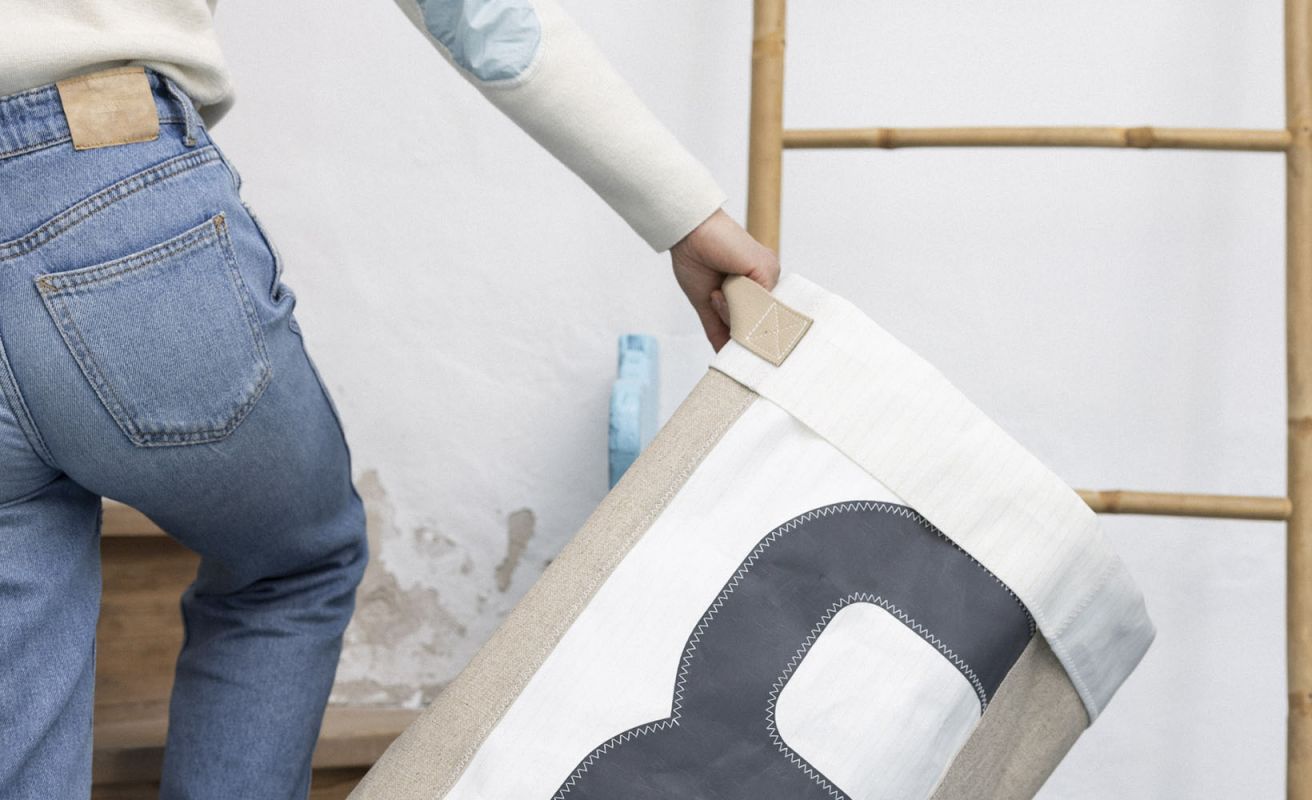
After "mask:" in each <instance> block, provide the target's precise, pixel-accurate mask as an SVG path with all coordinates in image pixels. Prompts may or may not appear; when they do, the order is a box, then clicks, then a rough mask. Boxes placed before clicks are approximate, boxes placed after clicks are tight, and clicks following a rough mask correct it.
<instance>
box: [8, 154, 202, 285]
mask: <svg viewBox="0 0 1312 800" xmlns="http://www.w3.org/2000/svg"><path fill="white" fill-rule="evenodd" d="M217 158H218V154H217V152H215V151H214V150H213V149H212V148H210V147H209V146H206V147H205V148H203V149H201V150H199V151H197V152H195V153H186V154H184V155H181V156H175V157H174V158H171V159H169V160H168V161H164V162H162V163H159V164H156V165H155V166H153V167H150V168H148V169H145V170H142V171H141V172H138V173H136V174H135V175H132V176H129V177H127V178H125V179H123V180H121V181H119V182H118V183H115V184H113V185H111V186H109V187H107V188H105V189H102V190H100V191H99V192H96V193H95V194H93V195H91V196H89V197H86V198H84V199H82V200H79V201H78V202H77V203H76V204H74V205H73V206H71V207H70V208H68V209H66V210H64V211H62V212H60V213H59V214H58V215H56V216H55V217H53V218H52V219H50V220H49V221H47V222H45V223H43V224H42V225H41V226H40V227H38V228H36V229H35V230H33V231H31V232H29V233H27V234H26V235H24V236H21V237H19V238H17V239H13V240H11V241H8V242H0V262H4V261H7V260H9V259H13V258H17V257H18V256H22V255H26V254H27V253H30V252H32V251H33V250H35V249H36V248H37V247H39V246H41V245H43V244H46V243H48V242H50V241H51V240H53V239H55V238H56V237H58V236H60V235H61V234H64V233H66V232H68V231H69V230H70V229H71V228H73V227H75V226H77V225H78V224H80V223H82V222H85V221H86V220H87V219H90V218H91V217H92V216H94V215H96V214H98V213H99V212H101V211H104V210H105V209H107V208H109V207H110V206H112V205H114V204H115V203H117V202H119V201H120V200H124V199H126V198H128V197H131V196H132V195H134V194H136V193H137V192H139V191H141V190H143V189H146V188H149V187H150V186H153V185H155V184H156V183H160V182H162V181H165V180H168V179H169V178H174V177H177V176H179V175H182V174H185V173H186V172H189V171H191V170H193V169H195V168H197V167H200V166H202V165H204V164H208V163H210V162H211V161H214V160H216V159H217Z"/></svg>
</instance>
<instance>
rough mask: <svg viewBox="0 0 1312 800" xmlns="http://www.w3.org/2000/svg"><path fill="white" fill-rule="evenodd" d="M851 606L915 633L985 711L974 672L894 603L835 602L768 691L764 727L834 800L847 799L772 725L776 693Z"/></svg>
mask: <svg viewBox="0 0 1312 800" xmlns="http://www.w3.org/2000/svg"><path fill="white" fill-rule="evenodd" d="M853 603H871V604H873V605H877V606H879V607H880V608H883V609H884V610H885V611H888V612H889V613H891V614H893V615H894V616H896V617H897V618H898V620H900V621H901V622H902V624H904V625H906V626H907V627H908V628H910V629H911V630H913V631H915V632H916V633H918V634H919V635H920V636H921V638H922V639H924V640H925V641H927V642H930V643H931V644H933V645H934V646H935V647H936V648H937V649H938V651H939V652H940V653H941V654H943V655H944V656H945V657H947V658H948V660H950V661H952V662H953V663H954V664H956V665H957V668H958V669H959V670H960V671H961V672H962V674H963V675H965V676H966V677H967V679H968V680H969V681H970V684H971V686H973V687H974V688H975V693H976V694H977V695H979V698H980V713H981V714H982V713H983V712H984V709H986V708H988V698H987V697H986V696H985V693H984V686H983V684H982V683H981V682H980V680H979V678H978V677H977V676H976V675H975V672H974V670H972V669H971V668H970V667H969V666H967V665H966V663H965V662H964V661H962V660H961V659H960V658H959V657H958V656H957V655H956V654H955V653H953V652H952V651H951V650H950V649H948V648H947V647H944V646H943V643H942V642H941V641H939V639H938V638H937V637H935V636H934V635H933V634H930V633H929V632H928V631H927V630H926V629H925V627H924V626H923V625H920V624H919V623H917V622H916V621H915V620H914V619H912V618H911V617H909V616H907V614H906V613H905V612H903V611H902V609H900V608H898V607H897V606H896V605H895V604H894V603H891V602H889V601H888V600H885V599H884V598H883V597H882V596H880V595H876V594H870V593H869V592H853V593H852V594H849V595H848V596H847V597H844V598H843V599H841V600H838V601H836V602H835V603H834V604H833V605H831V606H830V607H829V608H828V609H827V610H826V611H825V613H824V615H823V616H821V617H820V619H819V621H817V622H816V624H815V627H813V628H811V632H810V635H808V636H807V637H806V641H804V642H803V643H802V646H801V647H799V648H797V652H796V653H794V654H793V658H792V659H791V660H790V661H789V662H788V666H786V667H784V671H783V672H781V673H780V674H779V677H778V678H776V679H775V682H774V685H773V687H772V688H771V690H770V699H769V700H768V701H767V702H766V704H765V727H766V730H768V731H769V733H770V741H772V742H774V745H775V747H777V748H778V749H779V752H780V753H783V755H784V757H785V758H787V759H788V760H789V761H790V762H792V764H793V765H794V766H796V767H798V768H799V769H801V770H802V772H803V773H804V774H806V776H807V777H809V778H811V780H813V781H815V782H816V784H818V785H819V786H820V787H821V788H822V789H824V790H825V791H826V792H828V794H829V796H830V797H833V798H835V800H846V798H847V795H846V794H844V793H843V792H842V790H841V789H839V788H838V787H836V786H834V785H833V784H832V783H830V782H829V779H828V778H826V777H825V776H824V775H823V774H822V773H820V772H819V771H818V770H816V769H815V768H814V767H812V766H811V764H810V762H808V761H806V759H804V758H802V757H801V756H800V755H798V754H797V752H796V751H794V750H793V749H792V748H791V747H789V746H788V744H787V743H786V742H785V741H784V740H783V737H782V736H781V735H780V734H779V728H778V726H777V725H776V724H775V709H776V707H777V706H778V702H779V694H780V693H781V692H782V691H783V688H784V686H785V685H787V683H788V681H789V680H790V679H791V678H792V676H793V671H794V670H796V669H797V665H798V664H800V663H802V659H803V658H805V657H806V654H807V653H808V652H810V650H811V646H812V645H813V644H815V641H816V639H818V638H820V634H821V632H822V631H824V629H825V628H826V627H828V626H829V623H830V622H831V621H832V620H833V618H834V616H835V615H836V614H837V613H838V612H839V611H841V610H842V609H844V608H846V607H847V606H849V605H852V604H853Z"/></svg>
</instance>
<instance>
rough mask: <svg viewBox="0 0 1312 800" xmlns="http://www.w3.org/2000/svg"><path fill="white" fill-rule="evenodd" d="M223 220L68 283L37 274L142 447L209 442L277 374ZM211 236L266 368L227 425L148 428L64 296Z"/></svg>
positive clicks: (233, 422)
mask: <svg viewBox="0 0 1312 800" xmlns="http://www.w3.org/2000/svg"><path fill="white" fill-rule="evenodd" d="M223 220H224V215H223V214H222V213H220V214H217V215H215V216H214V217H211V218H210V219H209V220H207V221H206V222H205V223H204V224H203V225H201V226H200V227H198V228H197V229H196V230H194V231H189V232H187V233H184V234H182V235H181V236H179V237H176V238H174V239H171V240H169V241H167V242H164V243H163V244H161V245H158V246H157V247H156V248H155V249H154V250H150V251H146V252H143V253H138V254H135V255H131V256H127V257H125V258H121V259H116V260H115V261H112V262H109V263H108V264H104V265H100V266H98V267H95V268H93V269H92V271H91V272H89V273H87V274H86V275H82V276H76V277H74V278H72V279H71V280H70V281H69V285H68V286H67V287H58V286H55V283H57V282H58V280H57V279H58V275H43V276H38V277H37V279H36V281H37V284H38V286H39V287H40V294H41V297H42V300H43V301H44V302H45V305H46V308H47V310H49V312H50V314H51V316H52V317H54V318H55V319H56V322H57V323H58V322H62V323H63V324H62V325H60V324H57V325H56V327H57V328H58V329H59V333H60V336H61V337H62V338H63V339H64V343H65V344H66V345H68V348H69V351H70V352H71V353H72V354H73V357H74V359H76V360H77V362H78V366H79V367H81V369H82V374H83V375H84V376H85V377H86V378H87V381H88V383H90V384H91V388H92V390H93V391H94V392H95V393H96V396H97V397H99V398H100V400H101V402H102V403H104V405H105V408H106V410H107V411H109V413H110V416H112V417H113V418H114V421H115V422H116V423H117V424H118V426H119V427H120V428H121V429H122V430H123V432H124V433H125V434H127V436H128V438H129V439H130V440H131V441H132V443H133V444H135V445H137V446H139V447H157V446H166V445H176V444H204V443H207V442H215V441H219V440H221V439H223V438H225V437H226V436H227V435H228V434H230V433H232V431H234V430H236V428H237V426H238V425H240V424H241V422H242V421H243V420H244V419H245V418H246V416H247V415H248V414H249V413H250V410H251V408H252V407H254V405H255V402H256V401H257V400H259V398H260V397H261V396H262V395H263V394H264V390H265V389H266V388H267V387H268V385H269V383H270V382H271V380H272V377H273V365H272V363H271V362H270V360H269V354H268V349H267V347H266V346H265V342H264V337H263V336H262V334H261V333H260V330H259V319H258V317H257V316H256V315H255V310H254V308H253V306H252V305H251V302H250V299H249V296H248V294H247V293H248V292H249V291H250V290H249V288H247V287H246V284H245V281H243V280H242V278H241V273H240V271H239V270H238V269H237V265H236V259H235V256H234V255H233V248H232V240H231V239H230V238H229V237H228V235H227V226H226V224H225V223H224V221H223ZM211 242H212V243H214V244H217V245H218V247H219V250H220V253H221V255H222V257H223V261H224V265H225V266H226V268H227V270H228V273H229V275H228V278H229V280H228V284H229V286H230V287H231V288H232V291H233V292H234V293H235V294H236V296H237V300H238V302H239V303H240V304H241V306H242V311H243V316H245V317H246V323H247V327H248V331H249V333H250V335H251V341H252V344H254V346H255V350H256V357H257V359H258V361H259V366H260V368H261V369H260V372H261V375H260V378H259V380H258V382H257V383H256V386H255V389H254V390H252V392H251V394H250V396H249V397H248V398H247V399H246V400H245V401H244V402H243V403H242V404H241V405H240V406H238V407H237V408H236V409H235V410H234V411H233V412H232V413H231V414H230V416H229V418H228V421H227V422H225V423H224V424H223V425H222V426H221V427H218V428H209V429H204V430H192V431H179V432H163V431H151V430H143V429H142V428H141V426H139V425H138V424H137V423H136V422H134V421H133V420H132V418H131V416H130V415H129V414H128V412H127V407H126V405H125V404H124V403H123V402H122V400H121V399H120V398H119V396H118V393H117V392H116V391H115V390H114V387H113V385H112V384H110V383H109V381H108V380H107V379H106V378H105V374H106V373H105V370H104V369H103V368H102V367H101V366H100V364H99V363H98V362H97V361H96V358H95V356H94V354H93V353H92V352H91V349H90V348H89V347H88V346H87V345H86V337H85V334H83V333H82V330H81V328H79V327H78V324H77V320H76V319H75V318H74V317H73V315H72V313H71V311H70V310H69V308H68V305H67V303H66V302H65V301H64V299H63V298H65V297H67V296H69V295H75V294H77V293H78V290H79V289H82V288H85V287H88V286H94V285H98V284H104V283H107V282H110V281H112V280H114V279H117V278H119V277H122V276H124V275H129V274H131V273H133V272H136V271H139V270H141V269H143V268H145V267H147V266H150V265H153V264H157V263H159V262H161V261H163V260H165V259H166V258H170V257H174V256H177V255H181V254H183V253H186V252H188V251H189V250H191V249H194V248H196V247H200V246H202V245H206V244H210V243H211ZM125 265H126V266H125ZM106 269H116V270H117V271H114V272H113V273H112V274H109V275H103V274H99V273H103V272H104V271H105V270H106ZM52 279H53V280H52ZM47 287H49V288H47ZM56 306H58V310H56Z"/></svg>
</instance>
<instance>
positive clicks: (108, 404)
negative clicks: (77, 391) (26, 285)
mask: <svg viewBox="0 0 1312 800" xmlns="http://www.w3.org/2000/svg"><path fill="white" fill-rule="evenodd" d="M41 299H42V302H44V303H45V306H46V310H47V311H49V312H50V316H51V318H53V319H54V320H55V323H56V324H55V327H56V328H58V329H59V336H60V338H61V339H63V340H64V344H66V345H68V350H69V352H70V353H72V354H73V358H74V360H76V361H77V364H78V367H79V368H80V369H81V370H82V374H83V375H84V376H85V377H86V379H87V382H88V383H89V384H91V390H92V391H94V392H95V393H96V397H99V398H100V402H101V403H103V404H104V405H105V410H106V411H108V412H109V414H110V416H111V417H113V418H114V422H115V423H117V424H118V426H119V427H120V428H122V429H123V432H124V433H126V434H127V435H128V438H129V439H131V440H132V441H133V442H134V443H135V442H137V441H138V440H139V439H140V438H141V434H140V433H139V431H138V430H137V426H136V425H135V424H134V423H133V422H132V419H131V417H129V416H128V413H127V409H126V408H125V407H124V406H123V401H122V400H120V399H119V396H118V393H117V392H115V391H114V387H113V386H111V385H109V381H107V380H106V379H105V377H104V373H105V371H104V369H103V368H102V367H101V366H100V364H99V363H97V361H96V358H95V356H94V355H93V354H92V353H91V349H90V348H89V347H87V346H86V336H85V334H83V333H82V329H81V328H80V327H78V324H77V320H76V319H74V318H73V314H72V313H71V312H70V311H69V309H68V304H67V303H66V302H64V300H63V298H62V297H61V296H56V295H47V294H44V293H43V294H42V296H41ZM60 323H62V324H60Z"/></svg>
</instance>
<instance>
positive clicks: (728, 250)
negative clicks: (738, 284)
mask: <svg viewBox="0 0 1312 800" xmlns="http://www.w3.org/2000/svg"><path fill="white" fill-rule="evenodd" d="M670 261H671V262H672V264H673V266H674V279H675V280H676V281H678V282H679V288H681V289H683V293H684V294H686V295H687V296H688V300H689V301H690V302H691V303H692V307H693V310H694V311H696V312H697V317H698V318H699V319H700V320H701V322H702V327H703V328H704V329H705V330H706V338H707V339H709V340H710V342H711V347H713V348H714V349H715V351H716V352H717V353H718V352H719V351H720V348H721V347H724V345H725V343H726V342H728V341H729V308H728V306H727V305H726V304H725V302H724V292H723V291H721V289H720V285H721V284H722V283H724V278H725V276H726V275H746V276H747V277H749V278H751V279H752V280H754V281H756V282H757V283H759V284H761V285H762V286H764V287H765V288H766V289H773V288H774V286H775V284H776V283H778V282H779V256H778V255H776V254H775V252H774V251H773V250H771V249H770V248H768V247H766V246H765V245H763V244H761V243H760V242H758V241H756V240H755V239H753V238H752V235H751V234H750V233H748V232H747V231H745V230H743V227H742V226H741V225H739V224H738V223H737V222H735V221H734V219H733V217H730V216H729V215H728V214H726V213H725V212H724V210H723V209H716V210H715V213H714V214H712V215H711V216H709V217H707V218H706V221H705V222H703V223H702V224H701V225H698V226H697V227H696V228H694V229H693V230H692V232H691V233H689V234H688V235H687V236H685V237H683V238H682V239H680V240H679V241H678V242H677V243H675V245H674V246H673V247H671V248H670Z"/></svg>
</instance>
